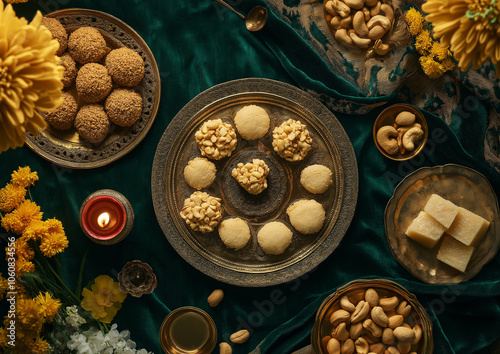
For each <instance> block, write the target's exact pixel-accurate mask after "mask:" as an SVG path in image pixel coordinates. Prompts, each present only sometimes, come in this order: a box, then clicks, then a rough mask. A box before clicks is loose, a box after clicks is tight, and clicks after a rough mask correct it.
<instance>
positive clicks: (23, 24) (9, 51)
mask: <svg viewBox="0 0 500 354" xmlns="http://www.w3.org/2000/svg"><path fill="white" fill-rule="evenodd" d="M42 17H43V16H42V14H41V13H40V11H38V12H37V14H36V15H35V17H34V18H33V21H31V23H28V21H27V20H26V19H24V18H18V17H17V16H16V14H15V12H14V10H13V9H12V5H10V4H9V5H7V6H4V4H3V2H0V43H2V45H1V46H0V63H1V64H0V152H1V151H5V150H7V149H9V148H14V147H17V146H21V145H23V144H24V141H25V140H26V135H25V133H26V131H29V132H30V133H32V134H34V135H36V136H38V130H39V129H41V128H45V127H46V126H47V125H46V123H45V121H44V119H43V117H42V116H41V114H40V113H39V112H47V111H49V110H52V109H55V108H57V107H58V106H59V105H60V104H61V103H62V96H61V91H62V88H63V84H62V82H61V78H62V75H63V72H64V68H63V67H62V66H60V65H57V64H58V62H59V58H58V57H57V56H56V55H55V54H56V51H57V50H58V49H59V44H58V42H57V41H56V40H54V39H52V35H51V33H50V31H49V30H48V29H47V28H46V27H45V26H41V22H42Z"/></svg>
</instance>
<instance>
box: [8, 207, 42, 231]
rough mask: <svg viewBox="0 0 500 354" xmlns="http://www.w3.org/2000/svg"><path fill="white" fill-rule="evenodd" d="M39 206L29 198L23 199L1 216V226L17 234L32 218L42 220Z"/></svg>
mask: <svg viewBox="0 0 500 354" xmlns="http://www.w3.org/2000/svg"><path fill="white" fill-rule="evenodd" d="M42 216H43V213H42V212H41V211H40V207H39V206H38V205H37V204H36V203H35V202H32V201H31V200H24V201H23V202H22V203H21V204H19V206H18V207H17V209H15V210H14V211H12V212H11V213H9V214H7V215H5V216H4V217H3V218H2V227H3V228H4V229H5V230H7V231H12V232H14V233H16V234H18V235H20V234H22V233H23V231H24V230H25V229H26V228H27V227H28V226H29V224H30V223H31V221H33V220H42Z"/></svg>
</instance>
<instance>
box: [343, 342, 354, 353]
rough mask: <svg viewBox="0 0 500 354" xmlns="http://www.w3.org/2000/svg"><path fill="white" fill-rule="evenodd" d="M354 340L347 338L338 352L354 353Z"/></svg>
mask: <svg viewBox="0 0 500 354" xmlns="http://www.w3.org/2000/svg"><path fill="white" fill-rule="evenodd" d="M354 349H355V348H354V341H353V340H352V339H351V338H349V339H348V340H346V341H345V342H344V343H342V346H341V347H340V353H342V354H353V353H354Z"/></svg>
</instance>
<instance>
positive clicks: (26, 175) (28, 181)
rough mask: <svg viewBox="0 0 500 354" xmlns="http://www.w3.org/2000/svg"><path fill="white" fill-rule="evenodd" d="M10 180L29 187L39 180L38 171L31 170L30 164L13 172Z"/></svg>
mask: <svg viewBox="0 0 500 354" xmlns="http://www.w3.org/2000/svg"><path fill="white" fill-rule="evenodd" d="M10 181H11V182H12V184H17V185H20V186H21V187H24V188H28V187H29V186H34V185H35V182H36V181H38V173H37V172H36V171H33V172H31V168H29V166H25V167H19V168H18V169H17V171H14V172H12V175H11V179H10Z"/></svg>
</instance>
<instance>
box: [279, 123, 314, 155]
mask: <svg viewBox="0 0 500 354" xmlns="http://www.w3.org/2000/svg"><path fill="white" fill-rule="evenodd" d="M311 143H312V138H311V136H310V135H309V131H308V130H307V127H306V126H305V124H302V123H301V122H300V121H299V120H293V119H288V120H287V121H285V122H283V123H282V124H281V125H280V126H279V127H276V128H274V130H273V148H274V151H276V152H277V153H278V155H280V156H281V157H283V158H284V159H285V160H287V161H292V162H295V161H301V160H302V159H303V158H304V157H306V155H307V152H308V151H309V150H311Z"/></svg>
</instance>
